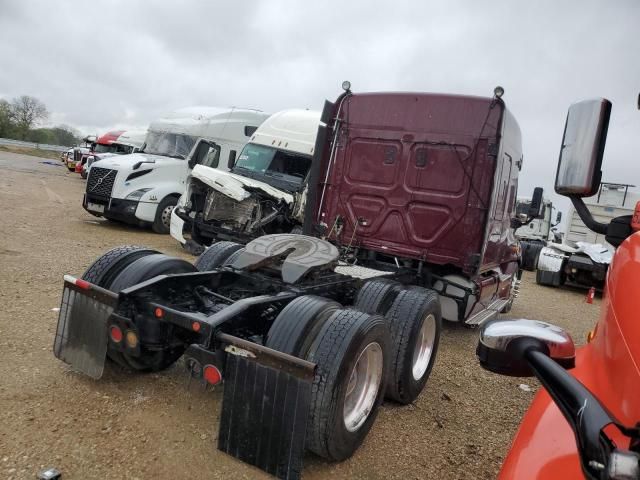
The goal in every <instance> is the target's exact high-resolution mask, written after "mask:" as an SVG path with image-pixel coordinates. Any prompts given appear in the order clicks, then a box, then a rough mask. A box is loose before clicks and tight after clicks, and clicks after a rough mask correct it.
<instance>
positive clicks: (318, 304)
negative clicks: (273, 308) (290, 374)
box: [265, 295, 341, 358]
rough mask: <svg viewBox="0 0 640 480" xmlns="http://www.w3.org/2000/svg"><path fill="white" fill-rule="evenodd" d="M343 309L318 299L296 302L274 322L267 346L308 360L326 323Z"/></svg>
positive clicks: (310, 298) (312, 297) (283, 310)
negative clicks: (313, 344)
mask: <svg viewBox="0 0 640 480" xmlns="http://www.w3.org/2000/svg"><path fill="white" fill-rule="evenodd" d="M339 308H341V305H340V304H339V303H338V302H334V301H333V300H329V299H327V298H323V297H318V296H316V295H303V296H302V297H298V298H295V299H293V300H292V301H291V302H290V303H289V304H288V305H287V306H286V307H284V308H283V309H282V311H281V312H280V313H279V314H278V316H277V317H276V319H275V320H274V322H273V325H271V328H270V329H269V333H267V339H266V341H265V345H266V346H267V347H269V348H273V349H274V350H278V351H279V352H284V353H288V354H289V355H294V356H296V357H299V358H305V356H306V355H307V353H308V351H309V347H310V346H311V343H312V342H313V340H314V339H315V337H316V335H317V333H318V331H319V330H320V328H321V327H322V325H324V322H325V321H326V320H327V319H328V318H329V317H330V316H331V314H332V313H334V312H335V311H336V310H338V309H339Z"/></svg>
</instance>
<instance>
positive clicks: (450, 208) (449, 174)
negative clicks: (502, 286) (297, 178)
mask: <svg viewBox="0 0 640 480" xmlns="http://www.w3.org/2000/svg"><path fill="white" fill-rule="evenodd" d="M332 107H333V108H334V112H332V113H331V114H329V115H328V114H327V112H325V115H324V118H325V119H328V118H331V120H330V123H332V125H330V127H333V131H331V129H330V130H329V132H328V135H327V137H328V140H327V142H326V143H327V145H326V146H325V148H324V151H323V153H322V159H321V167H320V168H319V171H320V172H325V171H326V168H327V167H328V168H329V173H328V176H327V177H326V184H325V177H324V174H321V175H319V177H320V178H319V179H318V193H317V194H316V198H315V200H316V201H317V202H318V205H319V210H316V211H317V212H318V213H317V217H316V222H317V223H319V224H325V225H326V227H325V228H326V229H327V231H329V232H331V233H330V237H331V238H333V239H335V240H337V241H339V242H340V243H342V244H345V245H349V244H351V245H353V246H360V247H364V248H366V249H368V250H373V251H376V252H379V253H383V254H388V255H391V256H396V257H403V258H413V259H421V260H424V261H426V262H427V263H432V264H440V265H444V264H451V265H455V266H456V267H458V268H461V269H463V270H464V271H467V272H469V273H475V272H477V271H478V270H482V269H483V268H482V267H483V266H484V267H486V268H485V269H487V268H491V267H494V266H496V265H499V264H500V263H502V262H503V261H504V259H503V258H504V257H505V254H507V256H508V252H505V244H506V243H507V242H508V239H507V238H506V237H507V235H506V231H507V230H508V228H509V227H508V223H509V218H508V217H509V216H510V215H509V214H508V212H507V210H510V209H511V206H510V204H512V203H514V202H515V188H516V182H517V173H516V172H517V169H512V168H511V166H515V162H517V161H519V160H520V155H521V153H520V151H518V152H517V156H515V158H512V157H514V155H511V156H510V157H509V163H510V165H509V168H508V170H507V171H505V169H504V168H502V165H501V164H500V165H499V167H500V168H499V169H498V173H496V164H497V162H496V158H500V159H501V160H502V159H503V155H502V145H501V143H502V142H501V134H502V124H503V115H504V112H505V110H506V109H505V107H504V104H503V103H502V102H501V101H493V100H492V99H490V98H479V97H468V96H455V95H437V94H422V93H420V94H415V93H391V94H389V93H385V94H375V93H374V94H358V95H353V94H350V95H347V96H345V97H344V99H343V101H342V102H337V103H336V105H335V106H333V105H331V104H329V108H332ZM336 118H337V120H338V121H337V122H336V123H335V124H333V120H334V119H336ZM516 127H517V124H516ZM336 130H337V132H336ZM331 140H333V141H334V143H335V144H334V145H330V142H331ZM519 142H520V138H519V131H517V139H515V143H516V144H518V145H519ZM496 175H498V176H500V177H501V178H500V179H497V180H496V179H495V176H496ZM502 177H505V178H504V179H503V178H502ZM503 180H504V182H506V183H505V184H504V185H503ZM325 185H326V188H325ZM494 185H495V188H496V190H497V192H496V194H493V195H492V192H493V189H494ZM498 214H499V215H498ZM503 216H504V217H505V218H506V220H505V219H504V218H503ZM487 218H491V219H492V220H493V219H496V220H497V221H498V225H495V226H492V228H488V227H487ZM494 227H497V228H494ZM489 230H491V231H489ZM496 234H497V235H496ZM485 237H486V238H487V242H486V243H487V244H488V248H483V245H484V244H485V241H484V239H485Z"/></svg>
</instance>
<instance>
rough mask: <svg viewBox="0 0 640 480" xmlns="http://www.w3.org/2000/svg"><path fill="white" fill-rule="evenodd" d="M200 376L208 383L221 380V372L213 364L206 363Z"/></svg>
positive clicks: (214, 383) (216, 382) (212, 383)
mask: <svg viewBox="0 0 640 480" xmlns="http://www.w3.org/2000/svg"><path fill="white" fill-rule="evenodd" d="M202 376H203V377H204V379H205V380H206V381H207V383H209V384H210V385H217V384H218V383H220V380H222V374H221V373H220V370H218V367H216V366H215V365H206V366H205V367H204V370H203V372H202Z"/></svg>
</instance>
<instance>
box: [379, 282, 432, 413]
mask: <svg viewBox="0 0 640 480" xmlns="http://www.w3.org/2000/svg"><path fill="white" fill-rule="evenodd" d="M432 301H435V302H436V303H437V304H438V305H439V299H438V294H437V293H436V292H435V291H434V290H430V289H427V288H423V287H418V286H411V287H407V288H406V289H405V290H403V291H402V292H400V293H399V294H398V296H397V297H396V299H395V300H394V302H393V305H392V306H391V308H390V309H389V311H388V312H387V315H386V318H387V320H388V325H389V330H390V332H391V366H390V374H389V382H388V383H387V391H386V396H387V398H390V399H392V400H395V401H396V402H399V403H402V404H407V403H411V401H413V399H411V398H408V397H407V392H406V391H404V389H403V385H402V382H401V381H400V380H399V379H401V378H402V376H403V369H405V368H407V367H409V366H407V365H405V364H404V360H405V358H406V355H407V349H408V348H410V347H411V346H412V345H413V342H412V340H413V339H412V338H411V331H412V327H413V320H414V319H415V318H417V317H418V316H419V315H421V312H422V310H424V308H425V307H426V306H427V305H428V304H429V303H430V302H432ZM440 322H441V316H440V314H438V315H437V316H436V324H437V326H436V339H435V343H434V348H433V352H432V357H431V358H432V360H431V366H430V367H429V369H428V370H427V372H426V373H425V377H427V378H428V377H429V375H430V373H431V367H432V366H433V363H434V362H435V358H436V354H437V350H438V343H439V335H440ZM425 377H423V378H425Z"/></svg>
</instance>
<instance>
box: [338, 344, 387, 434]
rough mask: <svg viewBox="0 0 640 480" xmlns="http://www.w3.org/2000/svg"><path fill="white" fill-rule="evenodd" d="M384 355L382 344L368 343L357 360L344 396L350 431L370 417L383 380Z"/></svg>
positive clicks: (345, 412)
mask: <svg viewBox="0 0 640 480" xmlns="http://www.w3.org/2000/svg"><path fill="white" fill-rule="evenodd" d="M382 366H383V356H382V348H381V347H380V344H378V343H376V342H372V343H370V344H369V345H367V346H366V347H365V348H364V350H362V352H361V353H360V356H359V357H358V360H356V363H355V365H354V366H353V369H352V370H351V375H350V376H349V383H348V384H347V393H346V395H345V397H344V409H343V418H344V425H345V427H346V428H347V430H348V431H349V432H355V431H356V430H358V429H359V428H360V427H361V426H362V425H363V424H364V422H365V421H366V420H367V418H368V417H369V414H370V413H371V410H372V409H373V405H374V404H375V402H376V397H377V396H378V390H380V383H381V382H382Z"/></svg>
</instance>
